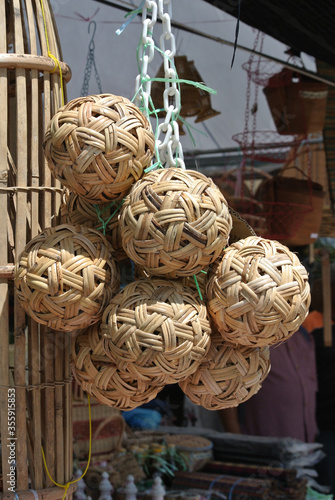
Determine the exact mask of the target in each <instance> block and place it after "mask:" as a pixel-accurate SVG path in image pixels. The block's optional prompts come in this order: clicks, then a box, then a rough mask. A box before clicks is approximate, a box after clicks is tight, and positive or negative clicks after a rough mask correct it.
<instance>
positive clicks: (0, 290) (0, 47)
mask: <svg viewBox="0 0 335 500" xmlns="http://www.w3.org/2000/svg"><path fill="white" fill-rule="evenodd" d="M0 33H3V34H4V35H3V36H2V37H0V52H5V51H6V50H7V47H6V45H7V38H6V11H5V3H4V1H2V2H0ZM7 92H8V83H7V70H6V69H0V108H1V109H2V120H1V121H0V158H7ZM1 174H2V175H1V176H0V186H4V187H5V186H7V179H8V172H1ZM0 213H2V214H5V213H7V194H6V192H4V193H1V192H0ZM0 233H1V234H2V245H1V253H0V264H1V266H0V267H2V265H5V264H6V262H7V259H8V256H7V245H8V242H7V219H6V218H5V217H0ZM8 307H9V301H8V281H7V279H6V278H4V279H3V278H1V279H0V380H1V384H2V385H4V386H8V385H9V368H8V359H9V315H8ZM0 432H1V440H2V443H8V438H9V429H8V390H7V389H5V388H4V389H1V390H0ZM1 458H2V460H1V463H2V468H1V472H2V478H3V491H4V492H6V491H8V487H9V486H10V484H8V483H7V478H8V477H9V476H8V474H9V472H10V464H9V463H8V448H7V446H4V445H3V446H2V447H1Z"/></svg>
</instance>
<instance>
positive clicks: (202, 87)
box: [142, 77, 217, 94]
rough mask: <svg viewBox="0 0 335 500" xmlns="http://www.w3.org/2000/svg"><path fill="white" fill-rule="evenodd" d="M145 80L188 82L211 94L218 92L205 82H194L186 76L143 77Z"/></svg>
mask: <svg viewBox="0 0 335 500" xmlns="http://www.w3.org/2000/svg"><path fill="white" fill-rule="evenodd" d="M142 80H143V82H167V81H168V82H172V83H179V84H180V83H187V84H188V85H193V87H197V88H198V89H200V90H205V91H206V92H208V93H209V94H217V91H216V90H214V89H212V88H211V87H207V85H205V84H204V83H200V82H194V81H193V80H185V79H184V78H158V77H154V78H145V77H143V78H142Z"/></svg>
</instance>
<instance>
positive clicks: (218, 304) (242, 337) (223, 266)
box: [207, 236, 310, 347]
mask: <svg viewBox="0 0 335 500" xmlns="http://www.w3.org/2000/svg"><path fill="white" fill-rule="evenodd" d="M207 297H208V303H207V306H208V310H209V313H210V315H211V316H212V318H213V321H214V323H215V325H216V327H217V328H218V330H219V331H220V333H221V335H222V337H223V338H224V339H225V340H227V341H228V342H231V343H233V344H236V345H237V344H240V345H246V346H259V347H262V346H265V345H273V344H277V343H279V342H282V341H284V340H286V339H287V338H289V337H290V336H291V335H293V333H294V332H296V331H297V330H298V328H299V326H300V325H301V323H302V322H303V321H304V319H305V318H306V316H307V314H308V308H309V305H310V287H309V284H308V273H307V271H306V269H305V267H304V266H303V265H302V264H301V263H300V261H299V259H298V257H297V255H296V254H294V253H293V252H291V251H290V250H289V249H288V248H287V247H286V246H284V245H282V244H281V243H279V242H277V241H275V240H266V239H263V238H259V237H254V236H250V237H248V238H245V239H243V240H240V241H238V242H236V243H233V244H232V245H231V246H229V247H227V248H226V250H225V251H224V254H223V257H222V258H221V260H219V262H218V263H217V264H216V265H215V266H213V271H212V274H211V276H210V278H209V280H208V284H207Z"/></svg>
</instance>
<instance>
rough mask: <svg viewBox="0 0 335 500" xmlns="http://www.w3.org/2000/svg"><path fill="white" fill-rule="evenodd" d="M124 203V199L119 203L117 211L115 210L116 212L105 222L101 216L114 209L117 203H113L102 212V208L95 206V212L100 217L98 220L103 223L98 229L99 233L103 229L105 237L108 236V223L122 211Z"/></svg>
mask: <svg viewBox="0 0 335 500" xmlns="http://www.w3.org/2000/svg"><path fill="white" fill-rule="evenodd" d="M123 202H124V199H123V200H122V201H121V203H119V205H118V206H117V207H116V209H115V210H114V212H113V213H112V214H111V215H110V216H109V217H108V219H107V220H106V221H105V220H104V219H103V218H102V217H101V214H103V213H104V212H106V210H109V209H110V208H112V207H113V205H115V203H116V202H115V201H112V202H111V203H110V204H109V205H108V206H107V207H105V208H104V209H103V210H100V207H99V205H96V204H95V205H93V206H94V208H95V211H96V213H97V216H98V219H99V221H100V222H101V223H102V224H101V226H99V227H98V228H97V229H98V231H100V230H101V229H102V232H103V235H104V236H105V235H106V227H107V225H108V223H109V222H110V220H111V219H112V218H113V217H114V215H115V214H116V213H117V212H118V211H119V210H120V208H121V206H122V204H123Z"/></svg>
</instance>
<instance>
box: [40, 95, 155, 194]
mask: <svg viewBox="0 0 335 500" xmlns="http://www.w3.org/2000/svg"><path fill="white" fill-rule="evenodd" d="M154 146H155V137H154V134H153V132H152V130H151V125H150V123H149V121H148V120H147V119H146V118H145V116H144V115H143V114H142V113H141V111H140V110H139V109H138V108H137V107H136V106H135V105H134V104H133V103H131V102H130V101H129V100H128V99H126V98H125V97H119V96H114V95H112V94H101V95H92V96H87V97H78V98H77V99H74V100H72V101H70V102H69V103H68V104H66V105H65V106H64V107H62V108H61V109H59V111H58V112H57V113H56V114H55V116H54V117H53V118H52V120H51V122H50V123H49V126H48V128H47V131H46V134H45V141H44V151H45V155H46V158H47V160H48V164H49V167H50V169H51V172H52V173H53V175H54V176H55V178H56V179H58V180H59V181H60V182H61V183H62V184H63V185H64V186H66V187H67V188H68V189H69V190H70V191H71V192H74V193H76V194H78V195H80V196H82V197H83V198H85V199H86V200H87V201H88V202H89V203H105V202H111V201H115V200H119V199H122V198H123V197H124V196H125V195H126V194H127V193H128V192H129V190H130V188H131V186H132V184H133V183H134V182H135V181H137V180H138V179H139V178H140V177H141V176H142V174H143V170H144V168H145V167H147V166H148V165H149V164H150V162H151V159H152V157H153V154H154Z"/></svg>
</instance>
